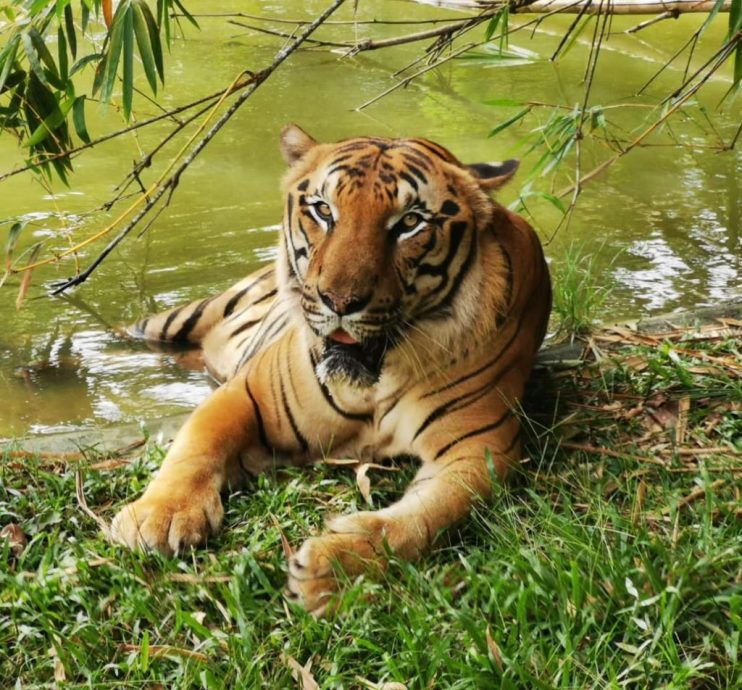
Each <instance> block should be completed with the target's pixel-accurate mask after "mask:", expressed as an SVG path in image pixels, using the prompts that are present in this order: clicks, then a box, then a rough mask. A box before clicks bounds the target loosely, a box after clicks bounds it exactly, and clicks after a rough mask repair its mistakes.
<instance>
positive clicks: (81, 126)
mask: <svg viewBox="0 0 742 690" xmlns="http://www.w3.org/2000/svg"><path fill="white" fill-rule="evenodd" d="M72 124H73V125H74V126H75V132H77V136H78V137H80V139H82V140H83V141H84V142H85V143H86V144H89V143H90V135H89V134H88V128H87V126H86V125H85V96H78V97H77V98H76V99H75V101H74V103H73V104H72Z"/></svg>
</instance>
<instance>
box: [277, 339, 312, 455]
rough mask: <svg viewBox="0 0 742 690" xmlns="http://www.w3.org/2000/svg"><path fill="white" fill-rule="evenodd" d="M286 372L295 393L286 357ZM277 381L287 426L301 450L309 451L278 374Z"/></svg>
mask: <svg viewBox="0 0 742 690" xmlns="http://www.w3.org/2000/svg"><path fill="white" fill-rule="evenodd" d="M284 342H286V341H284ZM282 344H283V343H282ZM286 370H287V371H288V374H289V384H290V385H291V389H292V390H294V391H295V390H296V388H295V387H294V379H293V376H292V375H291V357H286ZM278 381H279V384H280V386H281V401H282V402H283V409H284V411H285V412H286V416H287V417H288V418H289V424H290V425H291V430H292V431H293V432H294V436H296V440H297V441H298V442H299V445H300V446H301V449H302V450H303V451H304V452H305V453H306V452H307V451H308V450H309V444H308V443H307V439H306V438H305V437H304V436H303V434H302V433H301V431H299V427H298V425H297V424H296V419H295V418H294V415H293V413H292V412H291V406H290V405H289V401H288V398H287V397H286V388H285V386H284V385H283V377H282V376H281V375H280V373H279V376H278Z"/></svg>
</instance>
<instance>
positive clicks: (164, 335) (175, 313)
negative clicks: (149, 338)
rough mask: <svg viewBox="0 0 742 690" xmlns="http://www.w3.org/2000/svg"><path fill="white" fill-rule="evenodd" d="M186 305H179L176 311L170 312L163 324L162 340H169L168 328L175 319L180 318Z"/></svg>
mask: <svg viewBox="0 0 742 690" xmlns="http://www.w3.org/2000/svg"><path fill="white" fill-rule="evenodd" d="M183 309H184V307H178V308H177V309H175V310H174V311H172V312H170V314H169V315H168V317H167V318H166V319H165V323H164V325H163V326H162V330H161V331H160V340H167V329H168V328H170V326H171V325H172V323H173V321H175V319H176V318H178V314H180V312H182V311H183Z"/></svg>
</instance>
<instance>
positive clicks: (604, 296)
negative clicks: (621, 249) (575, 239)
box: [552, 243, 616, 338]
mask: <svg viewBox="0 0 742 690" xmlns="http://www.w3.org/2000/svg"><path fill="white" fill-rule="evenodd" d="M615 258H616V257H614V258H613V259H612V260H611V263H613V261H614V260H615ZM608 268H610V264H609V266H607V267H601V266H600V265H599V264H598V258H597V256H596V255H595V254H587V253H585V247H584V246H583V245H580V244H574V243H573V244H571V245H570V246H569V247H568V248H567V250H566V252H565V253H564V257H563V258H562V259H561V260H560V261H559V262H558V263H557V264H556V265H555V267H554V280H553V289H554V294H553V305H552V312H553V315H554V316H555V319H556V323H557V326H558V329H559V333H560V334H564V335H566V336H568V337H569V338H574V337H575V336H580V335H585V334H586V333H588V332H590V330H592V328H593V327H594V326H595V324H596V323H598V322H599V321H601V320H602V318H603V316H604V314H603V311H602V310H603V307H604V306H605V303H606V301H607V300H608V297H609V296H610V294H611V290H612V283H611V280H610V276H609V275H607V273H606V271H607V269H608Z"/></svg>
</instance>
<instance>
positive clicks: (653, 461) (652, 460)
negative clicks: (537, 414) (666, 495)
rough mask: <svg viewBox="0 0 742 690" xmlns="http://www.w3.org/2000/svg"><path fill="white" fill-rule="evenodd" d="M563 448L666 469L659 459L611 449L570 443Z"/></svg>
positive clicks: (561, 444) (561, 445)
mask: <svg viewBox="0 0 742 690" xmlns="http://www.w3.org/2000/svg"><path fill="white" fill-rule="evenodd" d="M559 445H560V447H561V448H566V449H567V450H581V451H583V452H584V453H595V454H597V455H606V456H608V457H609V458H619V459H621V460H634V461H635V462H646V463H649V464H650V465H658V466H660V467H666V465H665V463H664V462H663V461H662V460H658V459H657V458H651V457H647V456H644V455H629V454H627V453H620V452H618V451H615V450H611V449H610V448H600V447H598V446H591V445H589V444H586V443H570V442H566V443H565V442H563V443H560V444H559Z"/></svg>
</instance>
